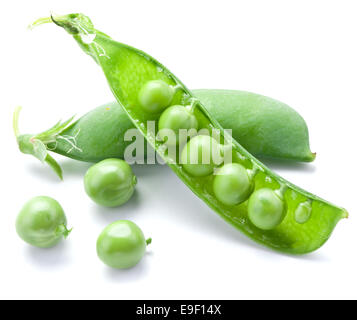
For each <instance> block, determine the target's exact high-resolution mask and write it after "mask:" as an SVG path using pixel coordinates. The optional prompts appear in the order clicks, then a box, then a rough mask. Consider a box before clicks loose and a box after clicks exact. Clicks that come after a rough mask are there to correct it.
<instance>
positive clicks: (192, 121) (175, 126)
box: [159, 105, 198, 144]
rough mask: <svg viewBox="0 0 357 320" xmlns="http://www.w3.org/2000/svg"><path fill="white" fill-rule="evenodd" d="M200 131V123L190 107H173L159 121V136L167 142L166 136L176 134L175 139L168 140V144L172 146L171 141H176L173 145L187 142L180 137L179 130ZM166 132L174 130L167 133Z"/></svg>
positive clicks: (183, 137)
mask: <svg viewBox="0 0 357 320" xmlns="http://www.w3.org/2000/svg"><path fill="white" fill-rule="evenodd" d="M190 129H195V130H197V129H198V122H197V119H196V117H195V116H194V115H193V114H192V111H191V110H190V108H188V107H184V106H179V105H175V106H171V107H169V108H167V109H166V110H165V111H164V112H163V113H162V115H161V116H160V119H159V135H160V137H161V138H162V139H163V140H165V138H166V136H165V134H170V133H172V134H174V135H175V139H167V143H168V144H171V143H170V142H171V141H174V143H173V144H180V143H181V144H182V143H184V142H186V141H184V139H186V137H185V136H182V137H180V135H179V133H180V132H179V130H190ZM166 130H172V131H169V132H167V131H166Z"/></svg>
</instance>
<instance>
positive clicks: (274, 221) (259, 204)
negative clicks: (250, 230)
mask: <svg viewBox="0 0 357 320" xmlns="http://www.w3.org/2000/svg"><path fill="white" fill-rule="evenodd" d="M285 213H286V210H285V204H284V201H283V199H281V198H280V196H279V195H278V194H277V192H275V191H274V190H271V189H268V188H263V189H259V190H257V191H255V192H253V194H252V195H251V196H250V198H249V202H248V217H249V220H250V221H251V222H252V223H253V224H254V225H255V226H256V227H258V228H260V229H263V230H271V229H274V228H275V227H277V226H278V225H279V224H280V223H281V222H282V221H283V219H284V217H285Z"/></svg>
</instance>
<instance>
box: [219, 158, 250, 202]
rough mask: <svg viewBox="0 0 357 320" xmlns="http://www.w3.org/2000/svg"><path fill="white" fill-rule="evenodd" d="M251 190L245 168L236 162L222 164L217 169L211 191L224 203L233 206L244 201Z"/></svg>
mask: <svg viewBox="0 0 357 320" xmlns="http://www.w3.org/2000/svg"><path fill="white" fill-rule="evenodd" d="M251 191H252V181H251V179H250V177H249V174H248V172H247V170H246V169H245V168H244V167H243V166H242V165H240V164H238V163H230V164H226V165H224V166H223V167H222V168H220V169H219V170H217V172H216V173H215V177H214V180H213V192H214V194H215V196H216V197H217V199H218V200H219V201H220V202H222V203H223V204H225V205H228V206H234V205H237V204H239V203H241V202H243V201H245V200H246V199H247V198H248V197H249V195H250V193H251Z"/></svg>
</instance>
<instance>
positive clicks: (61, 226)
mask: <svg viewBox="0 0 357 320" xmlns="http://www.w3.org/2000/svg"><path fill="white" fill-rule="evenodd" d="M16 231H17V234H18V235H19V236H20V238H21V239H22V240H24V241H25V242H27V243H28V244H30V245H33V246H35V247H39V248H50V247H54V246H55V245H56V244H58V243H59V242H60V241H61V240H62V239H63V238H66V237H67V236H68V235H69V233H70V232H71V230H68V229H67V219H66V216H65V214H64V211H63V209H62V207H61V205H60V204H59V203H58V202H57V201H56V200H54V199H52V198H50V197H45V196H40V197H35V198H32V199H31V200H30V201H28V202H27V203H26V204H25V205H24V206H23V208H22V209H21V211H20V213H19V215H18V216H17V219H16Z"/></svg>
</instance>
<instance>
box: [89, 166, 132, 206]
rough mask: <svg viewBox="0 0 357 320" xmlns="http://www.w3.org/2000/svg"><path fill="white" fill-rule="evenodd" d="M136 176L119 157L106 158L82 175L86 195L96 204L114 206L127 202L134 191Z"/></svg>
mask: <svg viewBox="0 0 357 320" xmlns="http://www.w3.org/2000/svg"><path fill="white" fill-rule="evenodd" d="M136 182H137V181H136V177H135V175H134V174H133V171H132V169H131V167H130V166H129V165H128V164H127V163H126V162H125V161H124V160H121V159H106V160H103V161H101V162H99V163H97V164H95V165H93V166H92V167H91V168H89V170H88V171H87V173H86V175H85V177H84V187H85V191H86V193H87V194H88V196H89V197H90V198H91V199H92V200H93V201H94V202H96V203H97V204H99V205H102V206H105V207H116V206H120V205H122V204H124V203H125V202H127V201H128V200H129V199H130V198H131V196H132V195H133V193H134V190H135V185H136Z"/></svg>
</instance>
